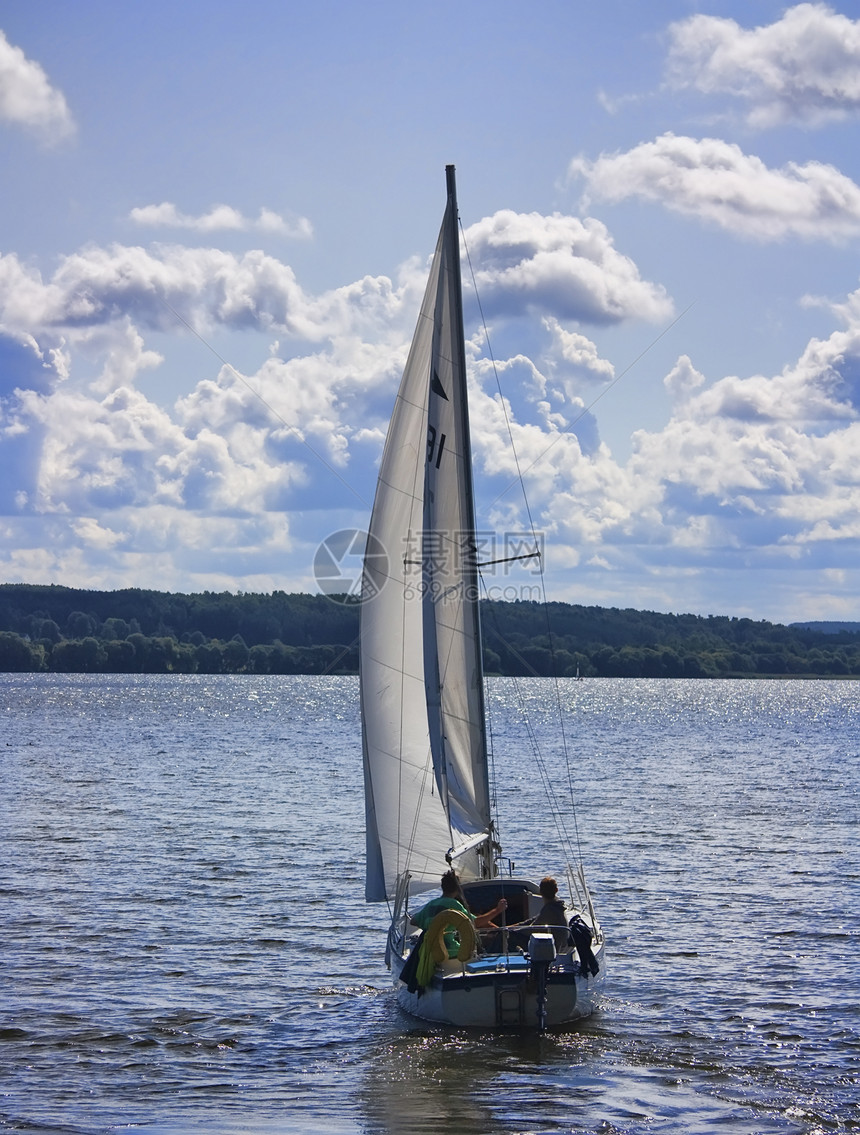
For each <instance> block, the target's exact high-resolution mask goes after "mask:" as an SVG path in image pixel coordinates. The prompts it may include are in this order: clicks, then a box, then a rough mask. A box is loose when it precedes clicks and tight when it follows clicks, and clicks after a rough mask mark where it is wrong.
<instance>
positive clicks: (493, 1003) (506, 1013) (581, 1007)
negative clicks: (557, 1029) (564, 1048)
mask: <svg viewBox="0 0 860 1135" xmlns="http://www.w3.org/2000/svg"><path fill="white" fill-rule="evenodd" d="M594 954H595V958H596V959H597V961H598V964H599V966H600V969H599V971H598V973H597V974H596V975H595V976H591V975H584V974H582V973H580V972H579V965H578V964H577V965H576V967H575V968H572V967H571V968H566V967H565V966H564V965H559V966H558V967H556V968H552V969H550V971H549V973H548V974H547V976H546V1002H545V1020H544V1022H543V1023H541V1021H540V1008H539V1004H538V985H539V983H538V981H537V979H536V978H535V976H534V974H533V973H531V972H530V966H529V962H528V959H527V958H523V957H520V956H507V955H500V956H499V957H496V958H493V957H490V958H486V957H485V958H480V959H476V960H475V961H474V962H467V963H466V964H465V966H463V965H461V964H460V963H459V962H455V961H451V962H448V963H446V965H445V966H444V967H439V968H438V969H437V972H436V973H435V974H434V976H433V979H432V981H431V983H430V985H428V986H426V987H425V988H424V989H422V990H421V992H420V994H419V993H413V992H410V990H409V989H408V988H407V987H406V986H405V985H404V984H403V982H402V981H400V970H401V969H402V966H403V962H404V959H402V958H397V957H396V955H395V957H394V958H393V959H392V960H393V961H394V962H395V964H394V970H395V986H396V990H397V1003H398V1005H399V1006H400V1007H401V1009H403V1010H405V1011H406V1012H407V1013H409V1014H411V1015H412V1016H413V1017H419V1018H421V1019H422V1020H425V1021H436V1022H438V1023H440V1024H447V1025H454V1026H457V1027H462V1028H470V1027H471V1028H488V1029H497V1028H515V1029H522V1028H529V1027H534V1028H539V1027H544V1025H545V1026H547V1027H552V1026H554V1025H563V1024H566V1023H567V1022H569V1021H576V1020H580V1019H582V1018H583V1017H588V1016H590V1015H591V1014H592V1013H593V1012H594V1011H595V1009H596V1008H597V1004H598V999H599V994H600V990H601V987H602V985H603V981H604V973H605V961H604V949H603V943H602V942H601V943H600V945H599V946H598V947H597V948H596V949H595V951H594Z"/></svg>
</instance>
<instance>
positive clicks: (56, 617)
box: [0, 583, 860, 678]
mask: <svg viewBox="0 0 860 1135" xmlns="http://www.w3.org/2000/svg"><path fill="white" fill-rule="evenodd" d="M358 612H359V604H358V603H357V602H355V601H350V600H349V599H347V598H346V597H339V598H337V597H335V598H332V597H329V596H326V595H305V594H287V593H285V592H283V591H274V592H272V594H265V595H262V594H238V595H235V594H232V593H230V592H221V593H215V592H208V591H206V592H203V593H201V594H193V595H181V594H172V593H170V592H160V591H144V590H140V589H137V588H129V589H126V590H123V591H85V590H77V589H74V588H70V587H60V586H56V585H53V586H40V585H36V584H19V583H6V584H0V671H4V672H10V671H16V672H31V673H33V672H35V673H38V672H52V673H88V674H89V673H96V674H243V673H247V674H355V673H357V672H358V633H359V630H358ZM482 615H483V649H484V663H485V668H486V671H487V673H488V674H505V675H516V676H526V675H541V676H548V675H553V674H557V675H559V676H563V677H573V676H575V675H576V674H577V673H578V674H579V675H581V676H582V677H584V678H586V677H649V678H654V677H656V678H718V677H786V676H794V677H827V678H833V677H840V678H849V677H860V624H856V623H848V624H837V623H822V624H814V623H812V624H792V625H791V626H783V625H780V624H778V623H769V622H766V621H763V620H762V621H760V620H753V619H747V618H735V617H730V616H724V615H718V616H715V615H708V616H707V617H705V616H701V615H669V614H661V613H658V612H654V611H636V610H632V609H624V610H622V609H619V608H615V607H583V606H579V605H576V604H568V603H549V604H548V605H547V606H546V607H544V606H543V605H542V604H540V603H534V602H524V601H520V602H512V603H504V602H496V601H490V600H486V601H484V602H483V604H482Z"/></svg>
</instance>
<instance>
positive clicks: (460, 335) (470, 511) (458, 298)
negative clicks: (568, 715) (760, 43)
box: [445, 165, 495, 878]
mask: <svg viewBox="0 0 860 1135" xmlns="http://www.w3.org/2000/svg"><path fill="white" fill-rule="evenodd" d="M445 181H446V186H447V190H448V213H449V216H450V224H451V230H452V231H451V232H450V235H449V240H450V256H451V291H452V293H453V304H452V306H453V308H454V311H455V313H456V317H455V320H454V325H455V328H456V332H455V343H456V353H457V357H458V360H459V371H460V376H459V377H460V381H459V382H458V383H457V384H456V385H457V393H458V397H459V399H460V415H461V423H462V438H461V445H462V451H463V472H462V476H463V489H464V496H465V500H466V516H467V517H468V522H469V535H468V537H467V539H468V540H469V548H468V551H467V554H466V555H465V557H464V563H463V576H464V580H463V582H464V586H465V594H466V596H467V601H469V600H470V601H469V613H470V617H471V621H472V626H473V632H472V633H473V635H474V640H475V643H476V645H477V650H476V654H477V659H476V665H477V674H476V681H477V694H476V697H477V703H478V707H479V716H480V734H481V749H482V751H483V754H484V769H485V778H486V780H485V792H486V799H485V802H484V807H485V808H486V813H487V815H486V819H487V825H488V829H489V830H490V831H491V832H492V816H491V814H490V783H489V767H488V756H487V751H488V746H487V714H486V705H485V699H484V659H483V642H482V637H481V616H480V605H479V604H480V590H479V581H478V546H477V540H476V535H475V526H476V521H475V486H474V474H473V469H472V434H471V426H470V424H469V396H468V382H467V378H466V336H465V330H464V322H465V321H464V317H463V274H462V270H461V267H460V232H459V221H460V213H459V210H458V207H457V178H456V168H455V166H453V165H446V166H445ZM484 859H485V862H484V869H485V871H486V872H487V877H488V878H492V877H493V875H495V859H494V856H493V850H492V847H488V848H487V854H486V856H485V857H484Z"/></svg>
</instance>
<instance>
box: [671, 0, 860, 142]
mask: <svg viewBox="0 0 860 1135" xmlns="http://www.w3.org/2000/svg"><path fill="white" fill-rule="evenodd" d="M669 33H670V36H671V48H670V51H669V59H668V75H669V81H670V83H671V84H672V85H674V86H675V87H678V88H682V89H683V88H693V89H695V90H698V91H701V92H703V93H704V94H724V93H725V94H729V95H733V96H736V97H738V98H742V99H745V100H746V101H747V103H748V104H749V113H748V120H749V122H750V124H751V125H752V126H757V127H768V126H777V125H780V124H782V123H786V122H798V123H805V124H810V125H815V124H817V123H820V122H824V121H826V120H828V119H834V118H841V117H844V116H845V115H848V114H856V113H857V111H858V110H860V20H851V19H849V18H848V17H847V16H844V15H841V14H839V13H837V12H834V11H833V9H832V8H830V7H829V6H828V5H826V4H798V5H796V6H795V7H793V8H789V9H787V10H786V11H785V12H784V13H783V15H782V17H781V18H780V19H779V20H777V21H776V22H775V23H773V24H768V25H767V26H765V27H757V28H752V29H747V28H742V27H741V26H740V25H739V24H737V23H736V22H735V21H734V20H732V19H725V18H722V17H718V16H705V15H696V16H691V17H690V18H689V19H686V20H681V21H679V22H678V23H675V24H672V25H671V26H670V28H669Z"/></svg>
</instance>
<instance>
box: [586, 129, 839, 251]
mask: <svg viewBox="0 0 860 1135" xmlns="http://www.w3.org/2000/svg"><path fill="white" fill-rule="evenodd" d="M569 172H570V173H571V175H573V176H578V177H582V178H584V179H585V182H586V185H587V189H588V193H589V194H591V195H592V196H594V197H599V198H601V199H603V200H607V201H623V200H625V199H627V198H630V197H640V198H642V199H644V200H649V201H658V202H660V203H661V204H663V205H665V206H666V208H668V209H672V210H674V211H675V212H677V213H683V214H685V215H687V216H695V217H699V218H701V219H702V220H706V221H710V222H712V223H714V224H717V225H719V226H720V227H721V228H723V229H726V230H727V231H729V232H732V233H735V234H737V235H741V236H746V237H751V238H754V239H756V240H779V239H781V238H783V237H786V236H799V237H804V238H806V239H810V240H812V239H817V240H828V241H838V240H842V239H844V238H845V237H854V236H857V235H858V234H860V187H858V186H857V185H856V184H855V182H853V181H852V180H851V179H850V178H848V177H846V176H845V175H844V174H842V173H840V172H839V170H837V169H835V168H834V167H833V166H831V165H825V164H823V163H821V162H807V163H806V164H804V165H799V164H797V163H796V162H789V163H787V165H785V166H784V167H783V168H782V169H770V168H769V167H768V166H766V165H765V163H764V162H763V161H762V160H761V159H760V158H757V157H755V156H754V155H750V154H745V153H744V152H743V151H742V150H741V148H740V147H739V146H737V145H735V144H734V143H732V142H724V141H722V140H721V139H719V138H702V139H696V138H687V137H683V136H676V135H674V134H671V133H670V134H664V135H662V136H661V137H659V138H657V139H655V141H653V142H643V143H642V144H641V145H639V146H635V147H634V148H633V149H632V150H628V151H627V152H626V153H618V154H603V155H601V156H600V157H599V158H598V159H597V160H596V161H589V160H588V159H586V158H584V157H582V156H580V157H577V158H574V160H573V161H572V162H571V163H570V167H569Z"/></svg>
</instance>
